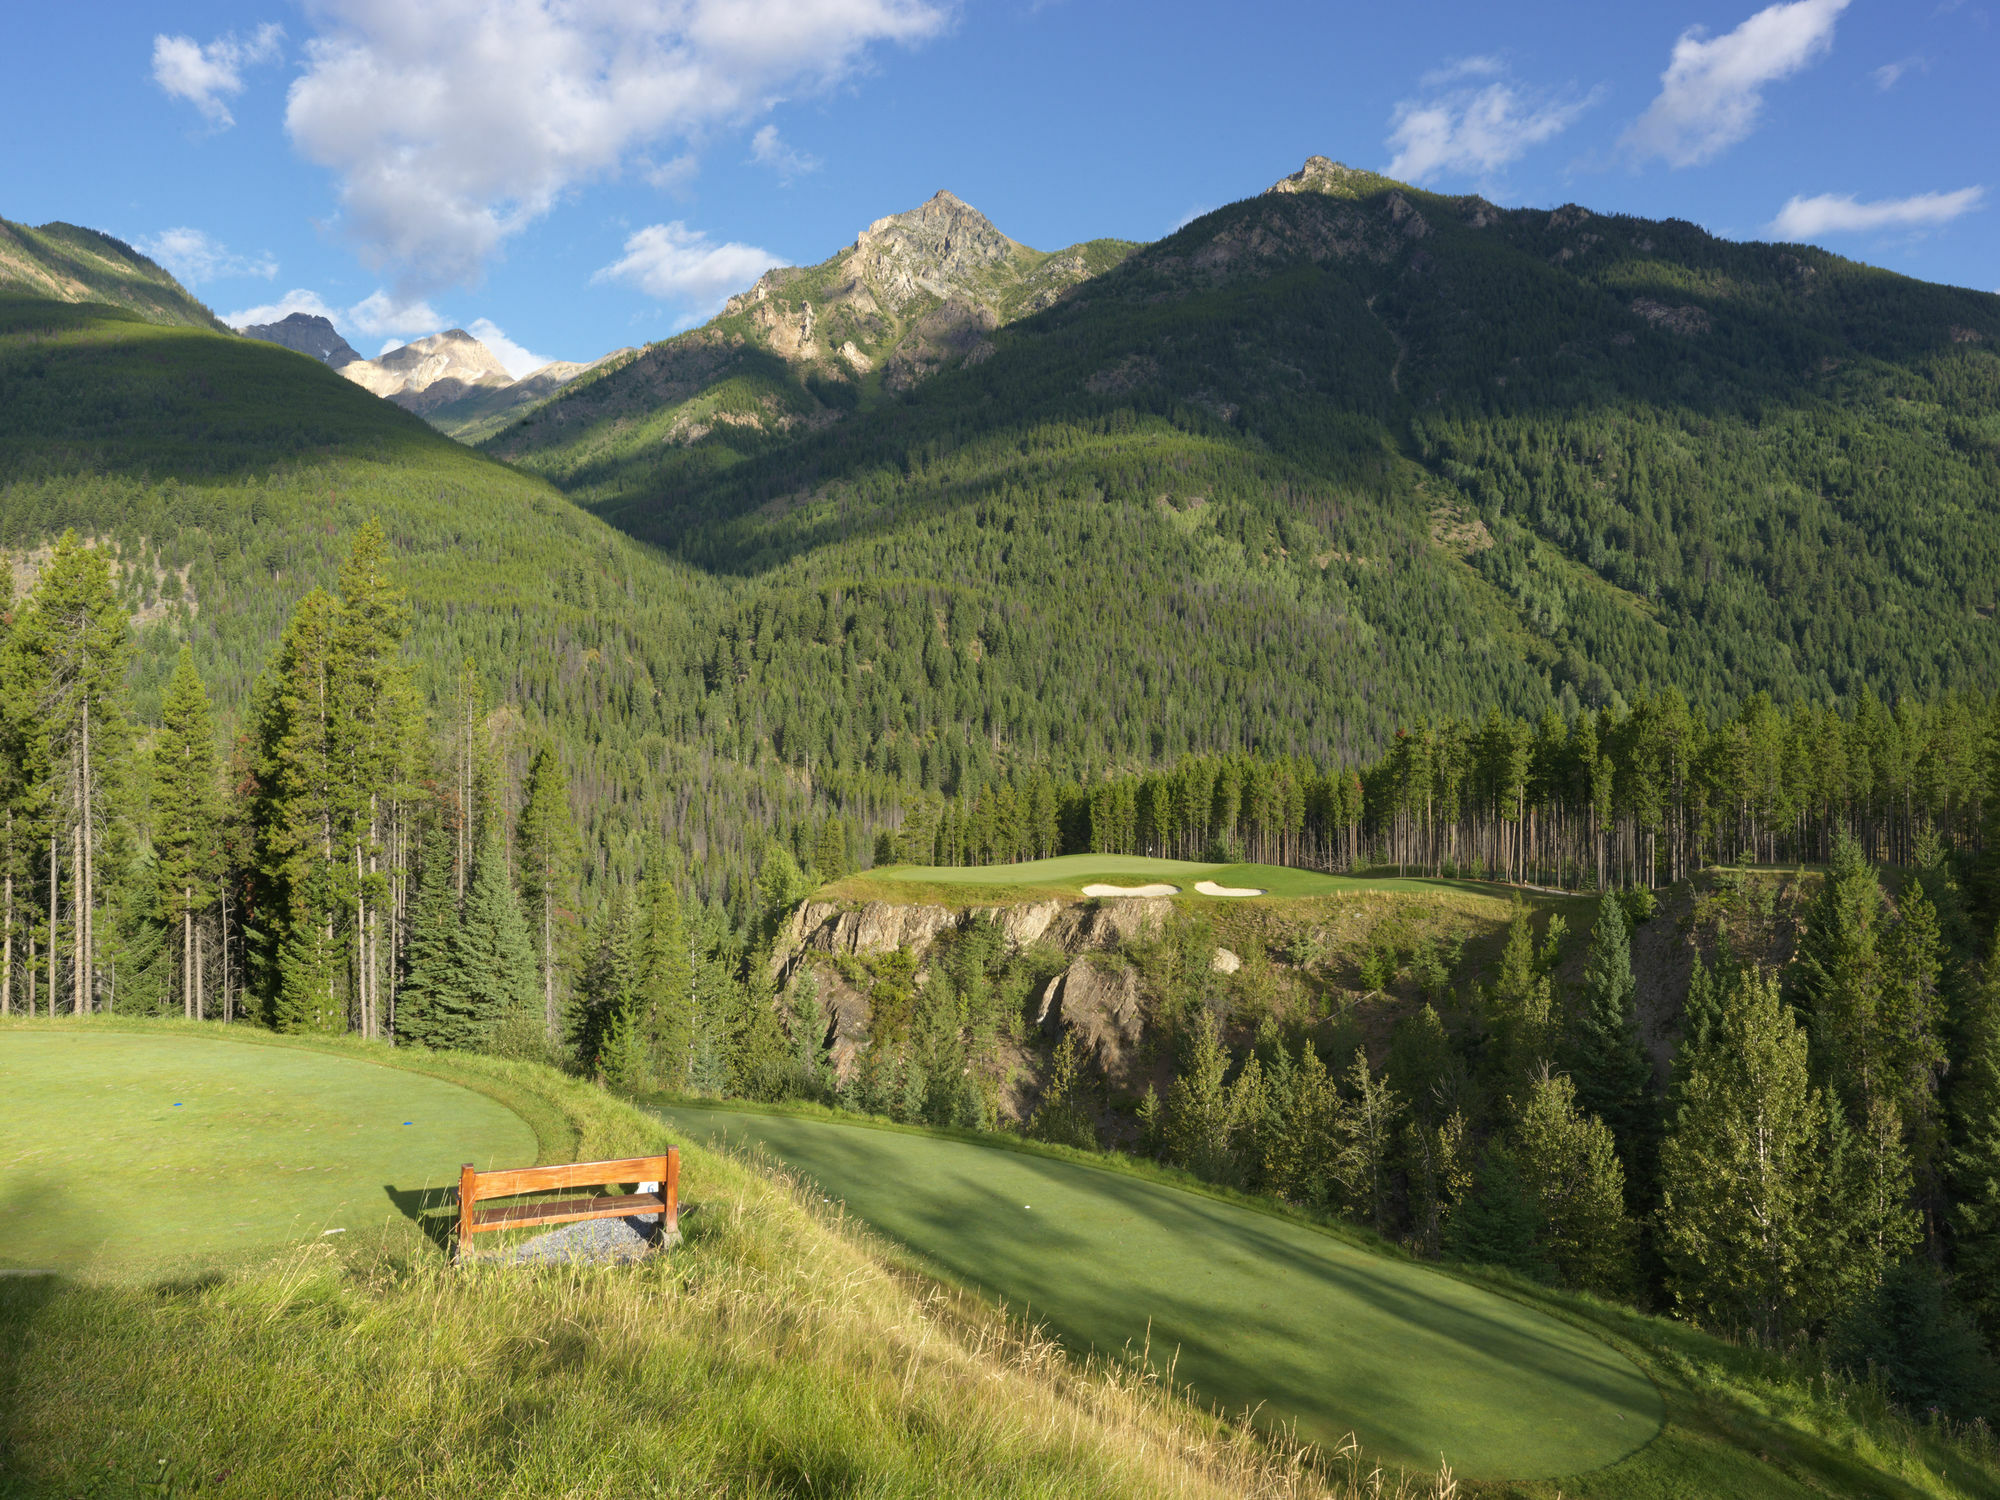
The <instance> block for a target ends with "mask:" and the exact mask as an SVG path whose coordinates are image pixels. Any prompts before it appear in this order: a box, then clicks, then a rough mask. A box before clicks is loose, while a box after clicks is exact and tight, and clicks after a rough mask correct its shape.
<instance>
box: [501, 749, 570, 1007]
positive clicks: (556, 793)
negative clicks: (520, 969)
mask: <svg viewBox="0 0 2000 1500" xmlns="http://www.w3.org/2000/svg"><path fill="white" fill-rule="evenodd" d="M515 853H516V857H517V858H518V859H519V861H520V867H521V901H522V904H523V906H525V907H526V909H527V916H528V921H529V925H530V929H531V930H530V936H531V938H532V940H533V943H534V948H535V966H536V970H537V972H538V973H539V976H540V981H541V995H542V1024H543V1028H544V1029H545V1031H546V1032H547V1035H548V1039H549V1041H550V1042H551V1043H553V1042H555V1041H556V1040H557V1037H558V1034H559V1030H560V1027H561V1023H562V1016H561V1007H560V1004H559V1001H558V995H557V990H558V985H557V975H558V971H559V970H560V969H561V966H562V946H563V944H562V934H563V928H562V923H561V920H560V918H559V915H558V914H559V913H560V912H561V911H562V909H563V907H564V905H565V904H566V903H567V902H568V901H569V900H570V899H571V887H572V886H573V885H574V883H575V880H576V859H577V836H576V824H575V822H574V820H573V819H572V818H571V817H570V811H569V785H568V783H567V781H566V780H565V779H564V777H563V773H562V765H561V763H560V762H559V761H558V760H557V759H556V753H555V750H554V749H553V748H552V747H550V746H547V745H544V746H543V747H542V748H541V749H540V750H537V751H536V752H535V758H534V760H533V761H531V762H530V763H529V765H528V782H527V786H526V788H525V789H524V791H523V794H522V799H521V817H520V823H519V827H518V830H517V831H516V834H515Z"/></svg>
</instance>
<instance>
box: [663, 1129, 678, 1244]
mask: <svg viewBox="0 0 2000 1500" xmlns="http://www.w3.org/2000/svg"><path fill="white" fill-rule="evenodd" d="M680 1189H681V1153H680V1151H679V1150H678V1149H677V1148H675V1147H668V1148H667V1180H666V1181H665V1182H663V1183H661V1184H660V1197H661V1199H662V1201H663V1202H664V1203H665V1205H666V1206H665V1207H664V1208H662V1209H661V1210H660V1243H661V1244H662V1245H665V1244H668V1243H670V1242H671V1241H672V1240H673V1238H674V1237H675V1236H676V1235H678V1234H679V1233H680V1232H681V1205H680Z"/></svg>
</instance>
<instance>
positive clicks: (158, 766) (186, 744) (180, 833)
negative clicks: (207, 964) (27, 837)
mask: <svg viewBox="0 0 2000 1500" xmlns="http://www.w3.org/2000/svg"><path fill="white" fill-rule="evenodd" d="M220 822H221V807H220V797H219V788H218V786H217V781H216V749H215V722H214V718H213V716H212V715H211V713H210V711H209V705H208V690H207V689H206V688H204V687H203V686H202V682H201V676H200V674H199V673H198V672H196V671H195V665H194V652H193V651H192V650H190V649H189V648H188V647H186V646H183V647H181V654H180V659H179V660H178V661H177V662H176V663H175V664H174V675H173V677H172V678H171V679H169V680H168V682H167V691H166V697H165V700H164V701H163V703H162V705H161V710H160V732H159V736H158V738H157V739H156V740H155V741H154V745H153V851H154V855H155V859H156V861H157V863H156V866H155V869H156V872H157V877H158V880H159V888H160V904H161V908H162V910H163V911H164V913H165V916H166V919H167V922H168V925H169V927H170V929H171V930H172V933H173V941H174V944H175V946H176V947H177V948H178V950H179V954H180V965H179V968H180V974H179V979H180V987H181V1008H182V1011H183V1013H184V1014H185V1015H187V1016H189V1017H191V1018H198V1017H200V1016H201V1015H203V1014H205V1012H206V1005H205V1000H204V995H203V991H204V989H205V983H204V981H205V979H206V975H205V974H204V972H203V966H202V942H201V936H200V922H201V919H202V917H203V915H204V914H205V913H206V912H207V911H208V910H209V908H210V907H211V906H213V905H214V903H215V882H216V880H217V879H218V877H219V876H220V875H221V870H220V868H219V864H218V855H219V853H220V842H219V838H218V833H219V825H220Z"/></svg>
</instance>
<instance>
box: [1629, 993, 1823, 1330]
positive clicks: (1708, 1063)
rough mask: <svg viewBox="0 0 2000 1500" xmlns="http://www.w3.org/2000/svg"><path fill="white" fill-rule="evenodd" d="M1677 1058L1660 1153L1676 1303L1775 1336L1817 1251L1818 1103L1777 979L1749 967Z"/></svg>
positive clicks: (1665, 1249) (1791, 1316)
mask: <svg viewBox="0 0 2000 1500" xmlns="http://www.w3.org/2000/svg"><path fill="white" fill-rule="evenodd" d="M1686 1062H1687V1071H1686V1073H1685V1076H1683V1077H1681V1078H1679V1079H1677V1081H1676V1094H1677V1104H1678V1108H1677V1110H1676V1112H1675V1116H1674V1120H1673V1123H1672V1125H1671V1126H1670V1127H1669V1129H1668V1132H1667V1138H1666V1141H1665V1143H1664V1144H1663V1145H1662V1147H1661V1151H1660V1183H1661V1204H1660V1210H1659V1235H1660V1248H1661V1253H1662V1255H1663V1257H1664V1259H1665V1261H1666V1265H1667V1273H1668V1282H1669V1286H1670V1288H1671V1290H1672V1292H1673V1295H1674V1297H1675V1300H1676V1301H1677V1302H1678V1303H1679V1304H1680V1306H1681V1307H1682V1309H1684V1310H1685V1311H1686V1312H1689V1313H1692V1314H1695V1315H1697V1316H1699V1317H1701V1318H1702V1319H1704V1320H1706V1321H1709V1322H1712V1323H1715V1324H1719V1325H1722V1326H1724V1327H1750V1328H1754V1329H1756V1330H1757V1331H1758V1332H1760V1333H1761V1334H1763V1335H1764V1336H1765V1337H1766V1338H1773V1339H1775V1338H1778V1337H1781V1336H1782V1335H1784V1334H1785V1333H1787V1332H1788V1331H1789V1330H1790V1328H1791V1326H1792V1325H1793V1324H1794V1322H1795V1321H1796V1317H1797V1315H1796V1311H1795V1309H1794V1308H1793V1306H1792V1297H1793V1293H1794V1290H1795V1288H1796V1287H1797V1286H1798V1284H1799V1281H1800V1277H1801V1275H1802V1274H1803V1271H1804V1268H1805V1262H1806V1260H1807V1258H1808V1257H1810V1256H1812V1255H1813V1254H1815V1253H1817V1252H1816V1248H1815V1244H1814V1240H1815V1235H1816V1233H1817V1231H1818V1229H1819V1214H1818V1213H1817V1212H1816V1210H1817V1208H1818V1198H1819V1194H1820V1189H1821V1184H1820V1172H1819V1160H1818V1158H1819V1152H1820V1150H1821V1147H1822V1143H1823V1141H1824V1137H1825V1129H1826V1124H1825V1121H1826V1106H1825V1104H1824V1102H1823V1100H1822V1098H1821V1096H1820V1094H1819V1092H1818V1090H1816V1089H1815V1088H1813V1086H1812V1082H1811V1078H1810V1076H1809V1073H1808V1069H1807V1057H1806V1036H1805V1033H1804V1032H1803V1031H1801V1030H1800V1029H1799V1026H1798V1024H1797V1022H1795V1021H1794V1020H1793V1019H1792V1016H1791V1012H1790V1010H1789V1009H1788V1008H1787V1007H1786V1005H1785V1004H1784V1002H1783V1000H1781V999H1780V998H1779V995H1778V986H1777V981H1776V980H1775V979H1773V978H1772V977H1770V976H1768V975H1765V974H1760V973H1756V972H1751V973H1748V974H1745V975H1743V976H1742V977H1741V978H1740V979H1739V981H1738V983H1737V987H1736V990H1735V992H1734V993H1733V994H1732V995H1731V996H1730V997H1729V1003H1728V1004H1727V1006H1726V1007H1725V1009H1724V1012H1723V1016H1722V1023H1721V1027H1720V1029H1719V1031H1718V1032H1717V1033H1716V1036H1715V1039H1714V1043H1713V1045H1711V1046H1709V1047H1707V1048H1704V1049H1702V1050H1700V1051H1698V1052H1696V1053H1694V1054H1693V1055H1692V1056H1691V1057H1689V1058H1688V1059H1687V1060H1686Z"/></svg>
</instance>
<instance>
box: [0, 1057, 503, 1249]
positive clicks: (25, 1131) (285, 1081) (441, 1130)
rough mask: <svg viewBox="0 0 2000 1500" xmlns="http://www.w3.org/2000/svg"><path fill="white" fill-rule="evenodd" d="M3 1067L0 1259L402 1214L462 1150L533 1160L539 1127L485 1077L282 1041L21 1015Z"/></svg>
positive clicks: (368, 1230) (487, 1162) (392, 1226)
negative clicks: (457, 1080) (34, 1025)
mask: <svg viewBox="0 0 2000 1500" xmlns="http://www.w3.org/2000/svg"><path fill="white" fill-rule="evenodd" d="M0 1081H4V1084H5V1091H6V1096H7V1109H6V1112H5V1114H4V1115H0V1265H3V1266H14V1267H23V1266H31V1267H41V1268H52V1269H58V1270H65V1271H82V1270H88V1269H98V1270H105V1269H109V1270H114V1271H121V1270H129V1269H136V1268H137V1267H139V1266H140V1265H149V1264H153V1263H162V1262H167V1261H172V1262H174V1263H176V1264H177V1265H189V1264H199V1263H200V1262H202V1261H213V1260H218V1259H223V1258H227V1257H231V1256H236V1255H241V1254H244V1253H249V1252H259V1251H269V1250H271V1249H273V1248H275V1247H279V1246H282V1245H286V1244H291V1243H297V1242H299V1241H302V1240H309V1239H314V1238H318V1237H321V1236H322V1235H323V1232H324V1231H326V1230H328V1229H338V1230H341V1231H343V1232H345V1233H346V1234H347V1235H348V1236H349V1237H350V1238H352V1237H354V1236H357V1235H376V1234H381V1233H383V1232H384V1231H385V1230H398V1231H406V1230H407V1228H408V1226H409V1224H410V1219H409V1218H408V1216H407V1210H408V1208H409V1207H410V1206H412V1205H413V1204H414V1203H415V1201H416V1198H417V1195H419V1194H420V1193H421V1192H422V1191H423V1190H425V1189H428V1188H433V1187H437V1186H441V1185H443V1184H445V1183H448V1182H451V1181H454V1180H456V1177H457V1174H458V1168H459V1166H460V1164H461V1163H464V1162H468V1161H470V1162H473V1163H475V1164H476V1165H478V1166H481V1167H488V1166H497V1165H511V1164H516V1163H520V1164H526V1163H530V1162H533V1161H534V1160H535V1135H534V1132H533V1130H531V1129H530V1128H529V1126H528V1125H527V1123H526V1122H525V1121H523V1120H522V1119H521V1118H520V1117H519V1116H518V1115H516V1114H514V1113H513V1112H512V1111H511V1110H509V1109H507V1108H505V1107H504V1106H502V1105H501V1104H498V1103H496V1102H495V1101H494V1100H492V1099H489V1098H487V1097H486V1096H485V1095H484V1094H476V1093H473V1092H472V1091H471V1090H469V1089H463V1088H460V1087H458V1086H457V1085H455V1084H450V1083H445V1082H443V1081H441V1080H439V1079H435V1078H426V1077H424V1076H423V1075H421V1074H417V1073H409V1072H405V1071H403V1070H401V1069H399V1068H388V1067H382V1066H380V1065H378V1064H375V1063H371V1062H368V1061H365V1060H363V1059H359V1058H353V1057H341V1056H335V1055H329V1054H327V1053H323V1052H310V1051H305V1050H302V1049H294V1048H290V1047H271V1046H255V1045H251V1044H247V1043H243V1042H232V1041H229V1040H227V1039H225V1038H218V1037H206V1036H159V1035H123V1034H119V1033H116V1032H100V1033H85V1032H72V1033H63V1032H35V1031H14V1032H8V1033H5V1034H0ZM392 1194H393V1195H394V1196H392Z"/></svg>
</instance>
